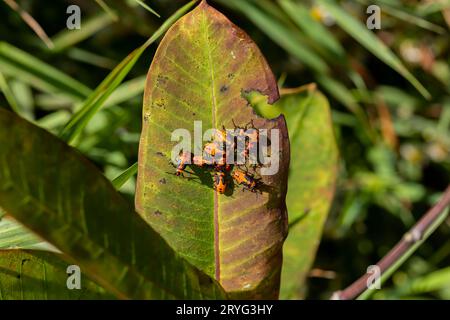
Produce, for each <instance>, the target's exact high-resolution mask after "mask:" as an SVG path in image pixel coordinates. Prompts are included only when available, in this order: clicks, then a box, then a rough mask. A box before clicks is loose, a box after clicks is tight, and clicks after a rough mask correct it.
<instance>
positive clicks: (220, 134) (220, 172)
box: [175, 121, 261, 194]
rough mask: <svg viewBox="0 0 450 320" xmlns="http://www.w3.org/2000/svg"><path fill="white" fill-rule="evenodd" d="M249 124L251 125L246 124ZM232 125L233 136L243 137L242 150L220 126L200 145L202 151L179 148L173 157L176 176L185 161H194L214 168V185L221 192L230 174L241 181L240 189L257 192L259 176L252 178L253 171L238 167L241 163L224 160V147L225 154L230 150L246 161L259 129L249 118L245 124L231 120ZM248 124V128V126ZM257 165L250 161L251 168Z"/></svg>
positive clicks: (180, 174) (225, 157)
mask: <svg viewBox="0 0 450 320" xmlns="http://www.w3.org/2000/svg"><path fill="white" fill-rule="evenodd" d="M233 123H234V121H233ZM250 125H251V127H249V126H250ZM234 126H235V132H237V134H236V137H237V139H239V138H240V137H241V138H242V139H244V141H245V144H244V146H245V147H244V148H243V150H237V144H236V142H235V139H234V137H233V139H230V138H229V137H228V136H227V132H226V130H225V128H223V129H222V130H215V132H214V136H213V139H212V141H210V142H208V143H206V144H205V145H204V146H203V154H202V155H201V156H194V155H193V154H192V153H190V152H181V154H180V155H179V157H178V159H177V163H176V167H177V170H176V173H175V174H176V175H177V176H184V175H183V173H184V172H185V169H186V167H187V165H189V164H190V165H195V166H197V167H201V168H205V169H207V170H213V171H214V189H215V190H216V191H217V192H218V193H220V194H224V193H225V191H226V190H227V186H228V184H229V183H228V182H229V181H230V177H231V178H232V179H233V180H234V182H235V184H236V185H241V186H242V187H243V190H248V191H251V192H261V191H260V190H259V189H258V187H259V186H260V184H261V182H260V180H261V179H260V178H256V177H255V174H252V173H250V172H249V170H248V169H247V168H245V170H244V169H241V167H243V166H245V165H232V164H229V162H227V150H228V154H230V150H231V152H232V154H234V155H235V156H236V154H237V153H240V155H241V158H242V159H244V160H245V161H247V160H248V158H249V156H250V154H254V153H252V152H250V151H251V150H253V151H255V150H257V148H258V142H259V132H258V130H257V129H256V128H255V127H254V125H253V123H252V122H250V123H249V124H247V125H246V126H245V127H238V126H236V124H234ZM249 128H250V129H251V130H248V129H249ZM256 163H258V162H256ZM258 166H260V164H256V165H254V168H256V167H258Z"/></svg>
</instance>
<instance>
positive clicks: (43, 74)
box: [0, 42, 91, 100]
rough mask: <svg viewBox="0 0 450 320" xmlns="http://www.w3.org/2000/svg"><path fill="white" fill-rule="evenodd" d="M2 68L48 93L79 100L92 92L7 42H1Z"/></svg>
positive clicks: (0, 57) (0, 62) (0, 65)
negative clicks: (57, 93) (59, 93)
mask: <svg viewBox="0 0 450 320" xmlns="http://www.w3.org/2000/svg"><path fill="white" fill-rule="evenodd" d="M0 68H1V70H2V72H3V73H4V74H6V75H10V76H14V77H15V78H16V79H20V80H22V81H23V82H25V83H29V84H30V85H32V86H34V87H36V88H39V89H41V90H43V91H47V92H52V93H55V92H62V93H64V94H66V95H68V96H70V97H72V98H76V99H78V100H80V99H84V98H86V97H87V96H88V95H89V94H90V93H91V90H90V89H89V88H88V87H86V86H85V85H84V84H82V83H81V82H78V81H77V80H75V79H73V78H71V77H69V76H68V75H66V74H65V73H63V72H61V71H59V70H58V69H56V68H54V67H52V66H51V65H49V64H47V63H45V62H43V61H42V60H39V59H37V58H35V57H34V56H32V55H30V54H29V53H26V52H24V51H22V50H20V49H18V48H16V47H14V46H12V45H10V44H9V43H6V42H0Z"/></svg>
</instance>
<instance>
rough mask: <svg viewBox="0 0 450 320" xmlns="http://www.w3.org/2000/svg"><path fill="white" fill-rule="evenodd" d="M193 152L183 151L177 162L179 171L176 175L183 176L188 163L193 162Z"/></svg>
mask: <svg viewBox="0 0 450 320" xmlns="http://www.w3.org/2000/svg"><path fill="white" fill-rule="evenodd" d="M191 159H192V154H191V153H190V152H182V153H181V155H180V156H179V157H178V159H177V162H176V167H177V172H176V173H175V175H176V176H182V175H183V172H184V169H186V166H187V164H189V163H191Z"/></svg>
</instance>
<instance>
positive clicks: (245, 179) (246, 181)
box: [232, 169, 259, 192]
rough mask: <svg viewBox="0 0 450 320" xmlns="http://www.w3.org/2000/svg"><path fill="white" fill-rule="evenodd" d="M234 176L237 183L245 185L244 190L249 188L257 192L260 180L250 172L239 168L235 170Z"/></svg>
mask: <svg viewBox="0 0 450 320" xmlns="http://www.w3.org/2000/svg"><path fill="white" fill-rule="evenodd" d="M232 177H233V179H234V180H235V181H236V183H237V184H239V185H243V186H244V190H245V189H247V190H250V191H252V192H256V187H257V186H258V182H259V180H258V179H255V178H254V177H252V176H251V175H250V174H248V173H245V172H244V171H242V170H238V169H236V170H234V171H233V174H232Z"/></svg>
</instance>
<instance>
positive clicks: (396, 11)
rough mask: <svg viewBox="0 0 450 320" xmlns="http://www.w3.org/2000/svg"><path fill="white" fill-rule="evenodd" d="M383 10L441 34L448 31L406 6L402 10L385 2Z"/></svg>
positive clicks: (365, 2) (366, 2) (367, 3)
mask: <svg viewBox="0 0 450 320" xmlns="http://www.w3.org/2000/svg"><path fill="white" fill-rule="evenodd" d="M362 2H363V3H364V4H366V5H369V1H362ZM381 9H382V11H384V12H386V13H387V14H388V15H391V16H393V17H395V18H398V19H400V20H403V21H405V22H408V23H411V24H414V25H416V26H418V27H420V28H423V29H426V30H430V31H433V32H436V33H439V34H444V33H445V32H446V31H445V29H444V28H442V27H441V26H439V25H437V24H434V23H431V22H429V21H427V20H425V19H423V18H421V17H417V16H415V15H413V14H411V13H409V12H408V11H406V10H405V9H404V8H402V10H400V9H396V8H395V7H393V6H391V5H389V4H386V3H384V4H383V5H382V6H381Z"/></svg>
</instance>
